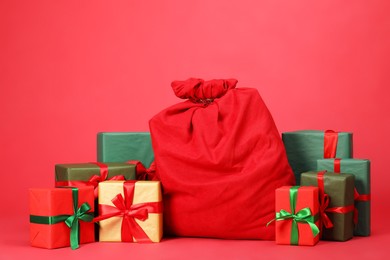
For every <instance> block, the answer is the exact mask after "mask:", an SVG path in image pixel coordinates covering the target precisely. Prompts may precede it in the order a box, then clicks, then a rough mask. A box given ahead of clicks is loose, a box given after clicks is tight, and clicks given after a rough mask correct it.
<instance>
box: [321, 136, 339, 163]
mask: <svg viewBox="0 0 390 260" xmlns="http://www.w3.org/2000/svg"><path fill="white" fill-rule="evenodd" d="M338 136H339V134H338V133H337V132H335V131H333V130H326V131H325V134H324V158H325V159H326V158H335V157H336V151H337V141H338Z"/></svg>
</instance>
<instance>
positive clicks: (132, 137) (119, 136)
mask: <svg viewBox="0 0 390 260" xmlns="http://www.w3.org/2000/svg"><path fill="white" fill-rule="evenodd" d="M97 160H98V161H99V162H126V161H129V160H133V161H141V162H142V164H143V165H145V166H146V167H149V166H150V164H151V163H152V162H153V161H154V153H153V148H152V140H151V138H150V133H149V132H101V133H98V135H97Z"/></svg>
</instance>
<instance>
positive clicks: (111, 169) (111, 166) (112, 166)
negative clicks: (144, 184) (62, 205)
mask: <svg viewBox="0 0 390 260" xmlns="http://www.w3.org/2000/svg"><path fill="white" fill-rule="evenodd" d="M135 173H136V165H135V164H131V163H100V162H93V163H74V164H57V165H56V166H55V181H56V183H55V184H56V186H57V187H58V186H72V187H84V186H93V187H94V188H95V197H96V198H97V191H98V189H97V186H98V183H99V182H102V181H105V180H134V179H135V175H136V174H135Z"/></svg>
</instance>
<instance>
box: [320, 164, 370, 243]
mask: <svg viewBox="0 0 390 260" xmlns="http://www.w3.org/2000/svg"><path fill="white" fill-rule="evenodd" d="M370 168H371V167H370V161H369V160H365V159H338V158H337V159H320V160H317V170H319V171H321V170H327V171H333V172H335V173H350V174H353V175H354V176H355V207H356V209H357V217H358V220H357V224H356V225H355V229H354V231H353V234H354V235H355V236H369V235H370V231H371V228H370V226H371V185H370V183H371V181H370Z"/></svg>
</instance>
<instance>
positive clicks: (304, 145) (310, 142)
mask: <svg viewBox="0 0 390 260" xmlns="http://www.w3.org/2000/svg"><path fill="white" fill-rule="evenodd" d="M282 140H283V143H284V146H285V148H286V153H287V158H288V162H289V163H290V166H291V168H292V170H293V172H294V175H295V180H296V183H297V185H299V184H300V183H301V177H300V175H301V173H303V172H307V171H315V170H317V160H318V159H323V158H352V133H350V132H334V131H320V130H300V131H292V132H284V133H282Z"/></svg>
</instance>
